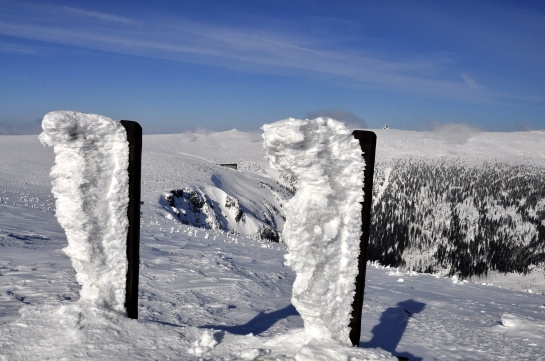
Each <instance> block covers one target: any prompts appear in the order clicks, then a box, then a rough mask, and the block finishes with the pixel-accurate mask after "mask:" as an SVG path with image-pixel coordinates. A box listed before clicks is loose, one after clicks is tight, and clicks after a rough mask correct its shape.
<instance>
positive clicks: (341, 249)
mask: <svg viewBox="0 0 545 361" xmlns="http://www.w3.org/2000/svg"><path fill="white" fill-rule="evenodd" d="M263 130H264V134H263V138H264V139H265V147H266V151H267V155H268V157H269V160H270V162H271V166H272V167H273V168H274V169H276V170H278V171H279V172H281V173H286V174H288V175H291V176H293V177H294V178H295V179H296V180H297V191H296V193H295V196H294V197H293V198H292V199H291V200H289V201H288V202H287V203H286V204H285V206H284V209H285V214H286V223H285V225H284V231H283V240H284V242H285V243H286V244H287V245H288V250H289V253H288V255H286V264H287V265H288V266H290V267H291V268H292V269H293V270H294V271H295V272H296V274H297V276H296V279H295V282H294V284H293V296H292V303H293V305H294V306H295V308H296V309H297V311H298V312H299V313H300V314H301V317H302V318H303V320H304V322H305V330H306V332H307V333H309V334H310V335H311V336H312V337H314V338H316V339H325V340H335V341H337V342H340V343H342V344H349V343H350V340H349V331H350V330H349V328H348V324H349V321H350V314H351V305H352V302H353V299H354V289H355V277H356V274H357V272H358V270H357V264H358V262H357V259H358V255H359V241H360V235H361V205H360V202H362V201H363V192H362V188H363V170H364V162H363V158H362V156H361V148H360V146H359V143H358V142H357V141H356V140H354V138H353V137H352V134H351V131H350V130H349V129H347V128H346V127H345V126H344V125H343V124H342V123H339V122H337V121H334V120H332V119H328V118H318V119H315V120H312V121H308V120H307V121H304V120H297V119H287V120H284V121H279V122H276V123H273V124H269V125H265V126H263Z"/></svg>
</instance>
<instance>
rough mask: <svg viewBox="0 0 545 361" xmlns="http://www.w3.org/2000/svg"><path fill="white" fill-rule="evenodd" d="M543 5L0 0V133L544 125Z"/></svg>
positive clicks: (505, 128)
mask: <svg viewBox="0 0 545 361" xmlns="http://www.w3.org/2000/svg"><path fill="white" fill-rule="evenodd" d="M544 39H545V2H543V1H501V0H494V1H486V0H479V1H473V0H472V1H465V0H457V1H455V0H452V1H439V0H436V1H401V0H400V1H388V0H383V1H379V0H377V1H350V0H349V1H338V0H337V1H325V0H312V1H306V0H305V1H302V0H290V1H271V0H253V1H251V0H248V1H236V0H234V1H225V0H218V1H203V0H201V1H198V0H184V1H181V0H179V1H174V0H154V1H143V0H141V1H111V0H108V1H103V0H94V1H68V0H64V1H60V0H49V1H47V2H45V1H29V0H0V90H1V96H0V133H2V132H3V133H24V132H32V131H36V126H37V125H38V124H39V121H40V120H41V118H42V117H43V115H45V114H46V113H47V112H49V111H52V110H61V109H62V110H77V111H82V112H87V113H98V114H102V115H106V116H109V117H111V118H114V119H132V120H135V121H138V122H139V123H140V124H141V125H142V127H143V128H144V131H145V132H146V133H173V132H180V131H184V130H190V129H199V128H205V129H212V130H228V129H232V128H237V129H241V130H257V129H258V128H259V127H260V126H261V125H262V124H264V123H269V122H272V121H275V120H279V119H283V118H287V117H297V118H306V117H309V116H314V115H320V114H326V115H334V116H336V117H338V118H341V120H345V121H347V122H348V123H350V124H351V125H353V126H365V125H366V126H367V127H369V128H381V127H382V126H383V125H384V124H388V125H389V126H390V127H391V128H399V129H412V130H426V129H430V128H431V127H433V126H436V125H437V124H447V123H464V124H467V125H469V126H472V127H475V128H478V129H481V130H492V131H513V130H526V129H545V41H544Z"/></svg>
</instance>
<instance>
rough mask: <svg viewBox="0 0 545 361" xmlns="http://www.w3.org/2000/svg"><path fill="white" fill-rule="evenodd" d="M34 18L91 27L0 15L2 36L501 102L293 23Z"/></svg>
mask: <svg viewBox="0 0 545 361" xmlns="http://www.w3.org/2000/svg"><path fill="white" fill-rule="evenodd" d="M36 11H39V12H41V15H47V13H49V14H56V13H58V12H70V13H72V14H75V15H77V16H80V17H85V18H86V19H87V21H85V22H80V21H74V20H73V19H72V18H71V17H66V18H67V19H66V20H65V19H64V17H60V18H59V17H58V16H57V17H53V18H54V19H55V21H47V19H48V16H28V17H27V18H19V19H17V20H12V19H11V18H10V17H8V16H2V15H0V34H4V35H9V36H14V37H21V38H26V39H33V40H41V41H47V42H52V43H59V44H66V45H72V46H77V47H83V48H90V49H97V50H101V51H109V52H114V53H123V54H131V55H137V56H144V57H149V58H158V59H169V60H175V61H181V62H189V63H198V64H207V65H211V66H217V67H225V68H232V69H237V70H238V71H257V72H265V73H271V74H281V75H287V76H305V77H313V78H322V79H324V78H325V79H332V80H335V81H342V82H344V83H349V84H350V85H351V86H359V87H367V88H369V87H371V88H377V89H388V90H397V91H406V92H411V93H414V92H418V93H425V94H427V95H434V96H442V97H453V98H463V99H466V100H479V99H480V100H482V101H490V100H491V99H494V98H495V97H496V95H495V94H494V93H492V92H490V91H487V90H486V88H485V87H483V86H480V85H479V84H478V83H477V82H476V81H475V80H474V79H473V78H472V77H470V76H469V75H467V74H465V73H462V74H461V75H460V78H456V77H448V76H444V75H442V74H443V72H442V71H441V69H444V68H445V67H448V66H449V65H450V64H449V62H448V61H445V58H444V56H442V55H429V56H428V57H427V58H426V59H425V60H423V58H420V59H417V60H411V61H408V60H407V61H402V60H393V59H392V57H391V56H390V57H389V56H377V55H373V56H371V55H369V53H366V51H365V50H354V49H351V48H349V47H345V48H343V47H342V46H335V47H334V48H331V47H330V44H331V39H328V40H327V41H326V42H323V43H322V42H320V39H317V38H314V37H308V36H307V35H306V34H305V33H302V32H290V31H289V29H290V26H289V23H285V24H281V23H279V21H278V20H277V19H275V20H274V21H273V22H271V23H272V24H274V25H275V26H276V28H275V27H271V26H270V25H267V24H266V19H264V22H262V23H265V24H264V25H263V26H259V27H255V26H249V25H248V24H237V25H233V24H229V25H220V24H212V23H207V22H203V21H195V20H192V19H188V18H182V17H168V16H164V15H163V16H155V17H153V16H148V17H147V18H146V20H141V19H133V18H129V17H122V16H118V15H113V14H107V13H102V12H96V11H89V10H83V9H78V8H73V7H61V8H55V7H53V6H47V7H45V6H44V7H41V8H39V9H38V10H36ZM44 13H45V14H44ZM37 18H39V20H36V19H37ZM282 25H283V26H282ZM343 35H344V34H343ZM339 37H341V35H339Z"/></svg>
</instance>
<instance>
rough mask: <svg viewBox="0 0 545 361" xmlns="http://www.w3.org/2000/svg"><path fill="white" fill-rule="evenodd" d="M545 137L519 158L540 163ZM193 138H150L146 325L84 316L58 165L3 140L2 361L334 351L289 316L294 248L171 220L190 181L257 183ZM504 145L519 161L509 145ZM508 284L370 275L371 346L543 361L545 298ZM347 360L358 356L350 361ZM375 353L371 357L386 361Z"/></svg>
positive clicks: (239, 143) (424, 356) (25, 140)
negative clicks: (58, 209) (60, 219)
mask: <svg viewBox="0 0 545 361" xmlns="http://www.w3.org/2000/svg"><path fill="white" fill-rule="evenodd" d="M226 133H229V132H226ZM377 133H379V132H377ZM534 133H536V132H531V133H529V134H527V135H524V137H523V138H524V139H525V140H524V141H522V142H519V143H517V142H518V141H517V142H515V143H516V144H515V143H513V144H514V145H513V148H514V149H516V150H517V151H519V152H520V153H525V154H528V155H532V154H533V153H532V149H533V148H535V144H536V143H535V141H533V140H532V139H534V138H536V135H535V134H534ZM392 134H393V133H392ZM403 136H404V137H405V139H404V140H403ZM191 137H196V136H195V135H193V134H179V135H169V136H146V137H145V139H144V147H145V149H146V148H147V151H145V152H144V154H143V155H144V164H143V182H144V183H145V186H144V187H143V192H144V194H143V196H144V197H143V199H144V201H145V204H144V205H143V206H142V212H143V215H142V239H141V244H142V251H141V259H142V268H141V279H140V280H141V287H140V294H139V307H140V310H139V314H140V319H139V320H129V319H127V318H125V317H123V316H121V315H118V314H116V313H112V312H106V311H104V310H103V309H99V308H97V307H93V306H90V307H87V308H85V309H82V308H81V307H80V306H78V305H79V303H78V302H74V301H76V300H77V299H78V298H79V289H80V286H79V285H78V283H77V281H76V279H75V271H74V270H73V268H72V267H71V266H70V260H69V258H68V257H67V256H66V255H65V254H64V253H63V252H61V249H62V248H63V247H65V246H66V245H67V240H66V238H65V235H64V232H63V231H62V229H61V228H60V227H59V225H58V223H57V221H56V219H55V218H54V216H53V214H52V213H51V212H50V211H47V208H51V209H52V210H53V209H54V204H53V202H52V197H51V196H50V180H49V178H48V173H49V169H50V167H51V165H52V164H53V157H52V154H51V152H48V151H43V149H42V147H41V146H40V144H39V142H38V141H37V139H36V137H29V136H1V137H0V152H1V154H3V155H5V156H3V157H0V170H1V171H0V197H2V201H0V360H28V359H47V358H50V359H66V360H71V359H84V360H85V359H89V360H91V359H123V358H130V359H134V360H150V359H184V360H245V359H247V360H252V359H256V360H274V359H278V360H292V359H295V358H296V357H297V358H298V359H304V358H303V357H305V355H309V356H307V359H308V358H310V359H313V358H311V357H314V356H315V355H317V354H318V348H319V347H320V346H323V347H326V348H327V347H329V346H328V345H327V344H324V343H322V344H320V345H317V344H316V342H314V343H309V344H307V345H306V346H304V347H302V348H301V347H300V346H301V344H302V342H303V341H304V340H305V339H304V338H305V337H308V336H305V335H304V334H302V332H301V331H302V330H301V327H302V325H303V321H302V319H301V317H300V316H299V315H298V314H297V311H296V310H295V309H294V308H293V307H292V306H290V304H291V303H290V298H291V295H292V289H291V285H292V284H293V282H294V279H295V273H294V272H293V271H292V270H290V269H289V268H287V267H285V266H284V265H283V256H284V255H285V254H286V246H285V245H282V244H272V243H269V242H263V241H261V242H260V241H259V240H256V239H253V238H251V237H245V236H241V235H233V234H229V233H228V232H224V231H215V230H203V229H197V228H194V227H191V226H186V225H181V224H180V223H179V222H177V221H175V220H172V219H168V218H167V217H166V214H165V212H164V210H163V208H162V207H161V206H160V205H159V204H158V199H159V197H160V193H159V192H161V193H162V192H165V191H168V190H170V189H176V188H179V187H181V186H183V185H185V184H195V185H197V186H201V185H213V182H212V181H211V178H212V176H213V175H214V174H225V172H230V173H229V174H233V176H232V177H231V178H228V179H227V180H226V181H225V184H228V185H231V186H233V187H234V186H236V183H235V182H237V181H238V182H243V183H244V184H245V186H248V187H250V186H251V185H252V183H251V182H247V181H246V180H245V179H246V178H238V176H237V174H238V173H237V172H232V171H227V170H223V169H222V168H221V167H216V166H215V165H214V164H213V163H211V162H209V161H203V160H202V159H199V158H196V157H188V156H187V154H191V151H192V149H196V150H195V151H201V150H203V154H205V153H206V154H213V153H214V152H213V150H211V149H209V150H206V149H205V146H204V145H203V144H206V142H204V141H203V142H202V143H196V142H193V143H191V142H188V141H187V142H186V140H188V139H190V138H191ZM222 137H223V138H224V139H227V138H229V137H231V138H229V139H232V140H231V141H232V142H233V144H232V145H231V147H232V148H233V149H238V150H239V151H238V153H237V152H233V154H239V153H240V154H243V153H246V154H248V155H251V156H252V157H253V158H252V159H251V160H250V161H248V164H253V165H255V166H252V167H253V168H252V167H247V169H250V168H252V169H254V170H255V171H256V172H259V173H265V172H263V171H264V170H265V168H266V165H265V164H266V163H265V159H263V160H262V162H261V163H260V162H259V160H257V159H255V158H258V157H256V154H262V153H259V152H260V150H259V149H260V147H261V146H260V144H259V143H257V144H256V143H252V142H249V141H248V142H247V141H245V140H244V139H245V137H244V136H243V135H240V134H236V137H232V132H231V133H229V134H228V135H225V134H223V133H216V134H213V138H214V139H215V141H216V142H218V143H222V142H223V144H224V146H225V148H226V149H227V151H225V152H223V154H228V153H229V151H228V150H229V148H230V146H229V144H230V143H229V141H227V140H225V141H222ZM387 137H389V136H388V135H382V136H381V135H380V134H379V139H382V142H379V149H380V146H382V147H383V151H382V154H384V151H385V150H388V147H390V145H391V146H392V151H393V152H395V151H399V150H403V147H401V148H396V142H394V141H393V140H395V139H398V140H399V141H400V142H401V141H403V142H406V144H416V145H417V148H418V151H423V150H425V149H427V144H428V143H427V142H426V138H425V137H426V136H425V135H422V134H420V133H415V134H412V133H411V132H406V133H405V135H403V134H400V133H397V134H393V135H392V136H391V137H390V138H387ZM396 137H397V138H396ZM411 137H412V138H414V139H412V138H411ZM532 137H533V138H532ZM496 138H497V134H482V135H481V136H480V140H479V141H480V142H481V144H484V146H483V149H484V150H486V144H492V145H493V144H497V143H496ZM538 138H539V137H538ZM199 139H200V138H199ZM204 139H206V138H204ZM418 139H420V140H419V141H418V142H415V140H418ZM536 139H537V138H536ZM541 139H542V138H541ZM199 142H200V141H199ZM196 144H199V147H200V148H195V145H196ZM503 144H504V145H505V146H504V147H502V152H503V153H505V154H506V155H507V154H508V153H509V152H508V148H509V144H510V143H508V142H507V143H503ZM441 146H444V145H441ZM379 149H377V151H379ZM453 149H454V150H455V151H456V149H457V148H456V147H453ZM182 153H184V154H185V155H184V154H182ZM488 153H489V152H488ZM503 153H501V154H500V156H501V155H502V154H503ZM534 153H535V152H534ZM388 154H393V153H388ZM197 155H198V154H197ZM377 156H379V153H377ZM485 156H486V152H483V157H485ZM201 158H207V159H210V158H208V157H207V156H206V157H201ZM225 161H226V162H231V158H229V159H226V160H225ZM239 169H240V168H239ZM241 174H245V175H246V176H248V173H241ZM254 176H255V175H252V177H254ZM252 179H259V178H252ZM231 182H232V184H231ZM144 189H145V191H144ZM256 193H258V192H257V191H256ZM230 195H232V194H230ZM390 273H392V274H391V275H390ZM534 276H536V277H537V276H541V279H542V278H543V275H542V274H536V275H534ZM510 277H512V279H511V278H510V282H512V284H515V282H516V278H517V277H518V280H519V282H520V281H522V282H523V283H524V284H528V286H525V287H528V288H532V287H533V286H532V285H531V284H532V283H533V282H534V281H533V280H531V279H529V277H522V276H520V275H511V276H510ZM401 279H402V280H403V281H404V282H398V281H399V280H401ZM502 281H503V278H502V276H501V275H496V276H495V279H494V281H493V284H494V286H490V285H489V286H487V285H484V284H482V283H485V282H478V283H474V282H464V281H460V280H455V279H449V278H441V277H438V276H436V275H435V276H434V275H423V274H416V273H407V272H403V271H400V270H395V269H391V268H387V267H382V266H379V265H374V266H368V270H367V281H366V290H365V300H364V310H363V311H364V312H363V321H362V337H361V346H362V347H365V348H371V349H372V348H374V347H381V348H383V349H385V350H387V351H389V352H391V353H393V354H395V355H404V356H410V357H411V360H444V359H449V360H450V359H453V360H498V359H505V360H543V359H544V358H543V355H544V354H545V342H544V341H543V339H542V335H543V327H544V325H545V299H544V298H543V295H541V294H535V293H534V294H532V293H529V292H514V291H510V290H507V289H503V288H502V289H500V288H497V287H496V285H498V284H500V285H502V284H503V283H502ZM538 281H539V280H538ZM486 283H487V284H489V283H488V282H486ZM19 310H20V312H21V314H19V313H18V311H19ZM61 319H62V320H63V322H62V323H61V322H60V320H61ZM523 331H525V332H523ZM250 333H252V334H250ZM309 342H310V341H309ZM295 346H297V347H300V348H299V349H298V350H299V351H298V352H299V355H297V354H296V352H295V351H294V350H296V349H297V348H296V347H295ZM306 350H309V351H308V352H307V351H306ZM322 351H323V352H322V354H323V355H326V356H324V357H328V356H327V353H326V351H325V350H323V349H322ZM345 351H346V352H345ZM349 351H354V349H353V348H347V349H346V350H343V352H342V353H340V354H344V355H345V356H346V355H350V354H349ZM371 351H373V350H371ZM354 352H355V351H354ZM373 354H374V356H368V357H366V358H365V359H373V357H375V359H376V357H379V356H377V352H375V351H373V353H371V355H373ZM383 356H384V358H387V357H388V356H387V355H386V354H384V355H383ZM314 359H318V358H314ZM345 359H346V358H345ZM353 359H355V360H357V359H359V358H358V357H354V358H353Z"/></svg>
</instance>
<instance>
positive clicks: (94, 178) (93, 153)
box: [40, 111, 129, 312]
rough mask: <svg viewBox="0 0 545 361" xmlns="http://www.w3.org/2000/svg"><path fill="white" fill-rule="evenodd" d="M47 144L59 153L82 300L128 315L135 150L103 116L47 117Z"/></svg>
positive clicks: (56, 174) (61, 207) (59, 211)
mask: <svg viewBox="0 0 545 361" xmlns="http://www.w3.org/2000/svg"><path fill="white" fill-rule="evenodd" d="M42 128H43V133H42V134H41V135H40V141H41V142H42V144H44V145H47V146H50V147H53V149H54V151H55V155H56V157H55V165H54V166H53V168H52V170H51V173H50V176H51V178H53V180H52V184H53V190H52V192H53V195H54V196H55V198H56V216H57V219H58V221H59V223H60V225H61V226H62V227H63V228H64V230H65V232H66V237H67V239H68V247H66V248H64V249H63V251H64V252H65V253H66V254H67V255H68V256H69V257H70V258H71V260H72V266H73V267H74V269H75V270H76V273H77V274H76V277H77V280H78V283H79V284H80V285H81V286H82V289H81V292H80V299H81V300H85V301H89V302H91V303H94V304H96V305H97V306H100V307H105V308H107V309H111V310H116V311H121V312H123V311H124V302H125V280H126V274H127V257H126V234H127V228H128V219H127V207H128V177H129V175H128V171H127V168H128V161H129V147H128V143H127V135H126V132H125V129H124V128H123V126H122V125H121V124H120V123H118V122H115V121H113V120H112V119H110V118H106V117H103V116H100V115H93V114H83V113H78V112H68V111H58V112H51V113H48V114H47V115H45V117H44V119H43V122H42Z"/></svg>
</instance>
